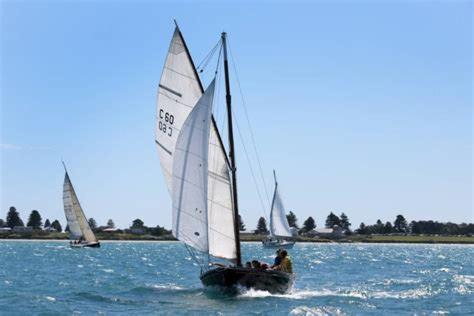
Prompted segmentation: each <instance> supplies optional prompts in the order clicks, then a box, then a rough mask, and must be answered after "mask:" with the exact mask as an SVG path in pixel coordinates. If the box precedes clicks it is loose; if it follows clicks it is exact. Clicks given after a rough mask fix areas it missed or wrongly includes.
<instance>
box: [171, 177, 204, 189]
mask: <svg viewBox="0 0 474 316" xmlns="http://www.w3.org/2000/svg"><path fill="white" fill-rule="evenodd" d="M173 178H174V179H178V180H181V181H183V182H186V183H188V184H191V185H192V186H194V187H196V188H198V189H199V190H200V191H204V188H203V187H202V186H200V185H199V184H196V183H192V182H190V181H188V180H186V179H184V178H181V177H178V176H173Z"/></svg>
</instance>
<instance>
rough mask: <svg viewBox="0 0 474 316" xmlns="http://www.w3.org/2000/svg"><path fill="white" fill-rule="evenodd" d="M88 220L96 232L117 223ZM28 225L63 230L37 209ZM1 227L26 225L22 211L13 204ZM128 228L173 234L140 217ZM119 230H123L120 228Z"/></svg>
mask: <svg viewBox="0 0 474 316" xmlns="http://www.w3.org/2000/svg"><path fill="white" fill-rule="evenodd" d="M87 222H88V223H89V226H90V227H91V229H92V230H93V231H94V232H98V231H102V230H103V229H106V228H115V223H114V221H113V220H112V219H109V220H108V221H107V224H106V225H105V226H99V225H98V224H97V221H96V220H95V219H94V218H92V217H91V218H89V219H88V221H87ZM26 226H29V227H32V229H33V230H43V229H44V230H48V229H50V228H52V229H54V230H55V231H57V232H62V231H63V228H62V226H61V223H60V222H59V221H58V220H57V219H55V220H53V222H51V221H50V220H49V219H46V220H45V221H44V223H43V218H42V217H41V214H40V213H39V212H38V211H37V210H32V211H31V213H30V215H29V217H28V221H27V223H26ZM0 227H10V228H11V229H13V228H14V227H25V224H24V222H23V220H22V219H21V217H20V213H19V212H18V211H17V210H16V208H15V207H14V206H11V207H10V209H9V210H8V213H7V218H6V220H3V219H1V218H0ZM128 230H132V231H134V230H137V231H140V232H143V233H144V234H150V235H154V236H163V235H170V234H171V231H170V230H167V229H166V228H164V227H161V226H159V225H158V226H156V227H148V226H145V223H144V222H143V221H142V220H141V219H139V218H137V219H135V220H133V222H132V224H131V225H130V227H129V228H128ZM64 231H65V232H69V227H68V226H67V225H66V227H65V229H64ZM117 232H123V231H122V230H119V229H118V230H117Z"/></svg>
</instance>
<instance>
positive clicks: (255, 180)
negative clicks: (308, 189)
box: [232, 111, 268, 218]
mask: <svg viewBox="0 0 474 316" xmlns="http://www.w3.org/2000/svg"><path fill="white" fill-rule="evenodd" d="M232 115H233V116H234V117H236V116H235V113H234V111H232ZM234 121H235V126H237V132H238V133H239V138H240V142H241V143H242V147H243V148H244V153H245V157H246V158H247V161H248V164H249V168H250V173H251V174H252V178H253V182H254V184H255V188H256V189H257V195H258V199H259V200H260V204H261V206H262V209H263V214H264V215H265V217H266V218H268V217H267V212H266V208H265V203H264V202H263V199H262V195H261V194H260V189H259V188H258V182H257V178H256V177H255V173H254V171H253V168H252V164H251V161H250V157H249V154H248V152H247V147H245V142H244V138H243V136H242V133H241V132H240V127H239V123H238V121H237V120H234Z"/></svg>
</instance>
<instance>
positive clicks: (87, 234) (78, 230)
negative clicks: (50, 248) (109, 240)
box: [63, 163, 100, 248]
mask: <svg viewBox="0 0 474 316" xmlns="http://www.w3.org/2000/svg"><path fill="white" fill-rule="evenodd" d="M63 165H64V163H63ZM64 172H65V175H64V185H63V204H64V214H65V215H66V220H67V225H68V227H69V239H70V240H71V241H70V246H71V248H85V247H91V248H98V247H100V242H99V241H98V240H97V238H96V237H95V235H94V232H93V231H92V229H91V227H90V226H89V223H88V221H87V218H86V215H85V214H84V211H83V210H82V207H81V204H80V203H79V199H78V198H77V195H76V191H74V187H73V186H72V183H71V179H70V178H69V174H68V172H67V170H66V166H65V165H64Z"/></svg>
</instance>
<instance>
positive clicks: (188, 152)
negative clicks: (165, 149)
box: [175, 147, 205, 158]
mask: <svg viewBox="0 0 474 316" xmlns="http://www.w3.org/2000/svg"><path fill="white" fill-rule="evenodd" d="M176 151H181V152H185V153H187V154H188V155H191V156H194V157H197V158H205V157H203V156H201V155H198V154H195V153H193V152H190V151H188V150H186V149H182V148H180V147H176V149H175V152H176Z"/></svg>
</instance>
